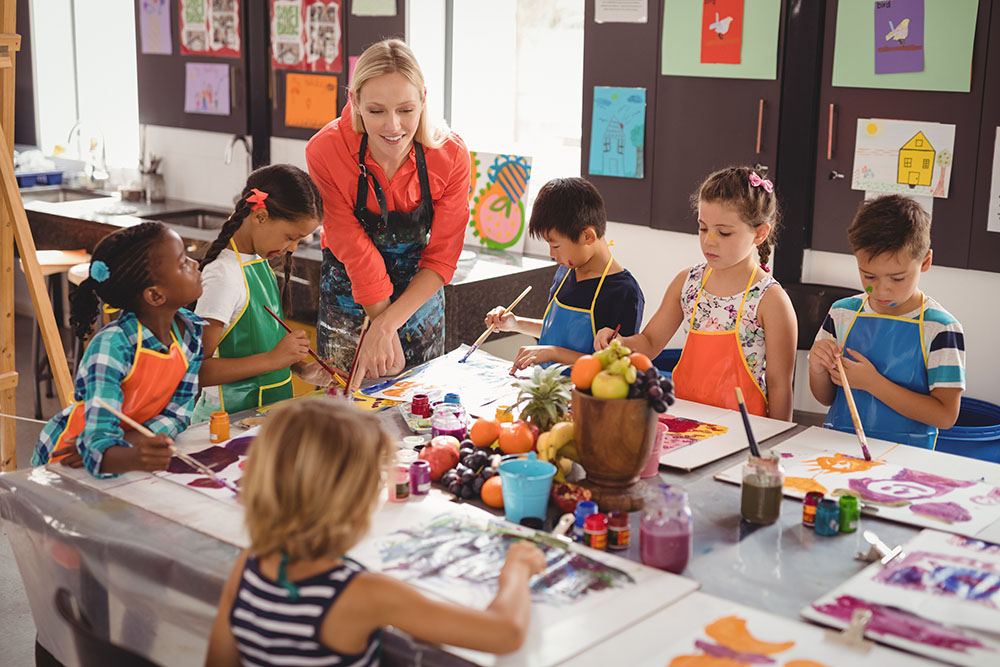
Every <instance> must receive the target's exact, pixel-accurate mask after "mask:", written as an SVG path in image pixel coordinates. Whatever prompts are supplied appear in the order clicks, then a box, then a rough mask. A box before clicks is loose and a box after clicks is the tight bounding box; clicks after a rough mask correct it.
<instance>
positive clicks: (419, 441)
mask: <svg viewBox="0 0 1000 667" xmlns="http://www.w3.org/2000/svg"><path fill="white" fill-rule="evenodd" d="M424 442H426V440H424V436H422V435H408V436H406V437H405V438H403V444H404V445H405V446H406V447H408V448H410V449H415V448H417V447H421V446H423V444H424Z"/></svg>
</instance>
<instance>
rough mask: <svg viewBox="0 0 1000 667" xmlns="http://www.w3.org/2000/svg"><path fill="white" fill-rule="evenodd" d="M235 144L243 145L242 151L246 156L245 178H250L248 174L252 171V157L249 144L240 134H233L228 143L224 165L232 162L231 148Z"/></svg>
mask: <svg viewBox="0 0 1000 667" xmlns="http://www.w3.org/2000/svg"><path fill="white" fill-rule="evenodd" d="M236 144H243V150H244V151H246V154H247V173H246V175H247V177H249V176H250V172H251V171H252V170H253V169H252V167H253V165H252V162H251V161H252V160H253V156H252V155H251V153H250V142H249V141H247V138H246V137H244V136H243V135H242V134H234V135H233V138H232V139H231V140H230V141H229V145H228V146H226V164H230V163H231V162H232V161H233V146H235V145H236Z"/></svg>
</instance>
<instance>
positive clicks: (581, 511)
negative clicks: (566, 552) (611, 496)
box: [573, 500, 597, 542]
mask: <svg viewBox="0 0 1000 667" xmlns="http://www.w3.org/2000/svg"><path fill="white" fill-rule="evenodd" d="M591 514H597V503H595V502H594V501H593V500H581V501H580V502H578V503H577V504H576V511H575V512H573V517H574V521H573V539H575V540H576V541H577V542H583V522H584V521H586V519H587V517H588V516H590V515H591Z"/></svg>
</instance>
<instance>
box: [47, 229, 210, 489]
mask: <svg viewBox="0 0 1000 667" xmlns="http://www.w3.org/2000/svg"><path fill="white" fill-rule="evenodd" d="M200 295H201V274H200V273H198V265H197V263H196V262H195V261H194V260H193V259H191V258H190V257H188V256H187V253H186V252H185V250H184V243H183V241H181V237H180V236H178V235H177V233H176V232H173V231H171V230H170V229H168V228H167V227H166V226H164V225H163V224H162V223H159V222H144V223H142V224H139V225H136V226H134V227H129V228H126V229H122V230H120V231H117V232H115V233H113V234H111V235H109V236H106V237H105V238H104V239H102V240H101V242H100V243H98V244H97V247H96V248H94V253H93V257H92V259H91V262H90V276H89V277H88V278H87V279H86V280H84V281H83V282H82V283H81V284H80V286H79V288H78V289H77V291H76V292H75V293H74V294H73V298H72V301H71V307H70V323H71V324H72V326H73V330H74V331H75V333H76V335H77V336H80V337H81V338H86V337H87V335H88V334H89V333H90V331H91V329H92V328H93V325H94V320H95V319H96V317H97V315H98V311H99V302H98V297H100V298H101V299H102V300H103V301H104V302H105V303H106V304H108V305H109V306H113V307H115V308H119V309H121V311H122V312H121V315H120V316H119V317H118V319H117V320H115V321H114V322H112V323H111V324H108V325H107V326H105V327H104V328H102V329H101V330H100V331H98V332H97V334H96V335H95V336H94V338H93V339H92V340H91V341H90V345H89V346H88V347H87V351H86V352H85V353H84V355H83V359H82V361H81V363H80V370H79V371H78V372H77V377H76V386H75V390H74V397H75V399H76V402H75V403H74V404H73V405H70V406H69V407H67V408H66V409H64V410H63V411H62V412H60V413H59V414H57V415H56V416H55V417H53V418H52V419H50V420H49V422H48V424H46V425H45V427H44V428H43V429H42V433H41V436H40V437H39V439H38V442H37V443H36V445H35V452H34V455H33V456H32V459H31V463H32V465H41V464H44V463H48V462H49V460H50V459H51V458H61V459H62V461H63V463H64V464H66V465H70V466H73V467H80V466H85V467H86V468H87V471H88V472H90V474H92V475H94V476H95V477H110V476H114V475H117V474H120V473H123V472H128V471H130V470H163V469H165V468H166V467H167V464H168V463H169V462H170V456H171V453H170V444H171V442H172V440H171V439H172V438H173V437H174V436H176V435H177V434H178V433H179V432H180V431H182V430H184V429H185V428H186V427H187V424H188V417H189V415H190V410H191V405H192V404H193V402H194V398H195V394H196V392H197V389H198V370H199V368H200V367H201V358H202V346H201V328H202V325H203V324H204V322H203V321H202V320H201V319H200V318H199V317H197V316H196V315H195V314H194V313H192V312H190V311H188V310H185V309H184V308H183V307H182V306H183V305H184V304H187V303H191V302H192V301H194V300H195V299H197V298H198V297H199V296H200ZM95 398H100V399H101V400H103V401H104V402H105V403H107V404H108V405H109V406H111V407H112V408H116V409H118V410H120V411H121V412H123V413H124V414H126V415H128V416H129V417H131V418H132V419H134V420H135V421H137V422H139V423H140V424H144V425H145V426H146V427H147V428H149V429H150V430H151V431H153V432H154V433H155V434H156V435H154V436H153V437H146V436H143V435H141V434H139V433H138V432H137V431H134V430H131V429H130V430H125V431H123V426H125V425H123V424H121V423H120V422H119V420H118V418H117V417H115V416H114V415H113V414H111V413H110V412H108V411H107V410H104V409H103V408H101V407H99V406H98V405H96V404H95V403H94V399H95Z"/></svg>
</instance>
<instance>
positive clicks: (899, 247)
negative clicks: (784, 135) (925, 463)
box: [809, 195, 965, 449]
mask: <svg viewBox="0 0 1000 667" xmlns="http://www.w3.org/2000/svg"><path fill="white" fill-rule="evenodd" d="M930 229H931V221H930V216H929V215H928V214H927V213H926V212H925V211H924V210H923V209H922V208H921V207H920V205H919V204H917V203H916V202H915V201H914V200H913V199H910V198H909V197H904V196H901V195H890V196H887V197H880V198H878V199H873V200H871V201H868V202H865V203H864V204H863V205H862V207H861V209H860V210H859V211H858V214H857V215H856V216H855V218H854V222H852V223H851V226H850V228H849V229H848V238H849V240H850V243H851V249H852V251H853V252H854V256H855V258H856V259H857V261H858V270H859V272H860V274H861V284H862V285H863V286H864V288H865V292H864V293H862V294H859V295H857V296H853V297H849V298H846V299H841V300H839V301H837V302H836V303H834V304H833V306H831V308H830V312H829V314H828V315H827V317H826V320H825V321H824V322H823V326H822V327H821V329H820V331H819V333H818V334H817V335H816V342H815V343H813V346H812V349H811V350H810V352H809V388H810V389H811V390H812V393H813V396H815V397H816V400H818V401H819V402H820V403H822V404H823V405H830V406H831V407H830V411H829V413H827V416H826V421H825V423H824V424H823V425H824V426H825V427H827V428H833V429H836V430H838V431H846V432H852V433H853V432H854V426H853V423H852V421H851V414H850V412H849V410H848V407H847V402H846V399H845V397H844V391H843V389H842V388H841V386H840V385H841V382H840V373H839V371H838V369H837V357H838V356H841V361H842V362H843V366H844V372H845V373H846V375H847V380H848V382H849V383H850V385H851V389H852V393H853V394H854V401H855V403H856V404H857V407H858V413H859V415H860V417H861V423H862V426H863V427H864V429H865V433H866V435H868V437H870V438H880V439H882V440H888V441H890V442H900V443H903V444H907V445H913V446H914V447H923V448H926V449H933V448H934V445H935V442H936V441H937V434H938V429H940V428H950V427H951V426H953V425H954V424H955V421H956V420H957V419H958V411H959V405H960V402H961V396H962V391H963V390H964V389H965V339H964V336H963V334H962V325H961V324H959V323H958V320H956V319H955V318H954V317H953V316H952V315H951V314H950V313H948V311H946V310H945V309H944V308H942V307H941V305H940V304H939V303H938V302H937V301H935V300H934V299H932V298H930V297H929V296H927V295H925V294H924V293H923V292H921V291H920V288H919V286H918V283H919V280H920V274H921V273H923V272H924V271H926V270H927V269H929V268H930V266H931V254H932V253H931V249H930V244H931V236H930Z"/></svg>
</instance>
